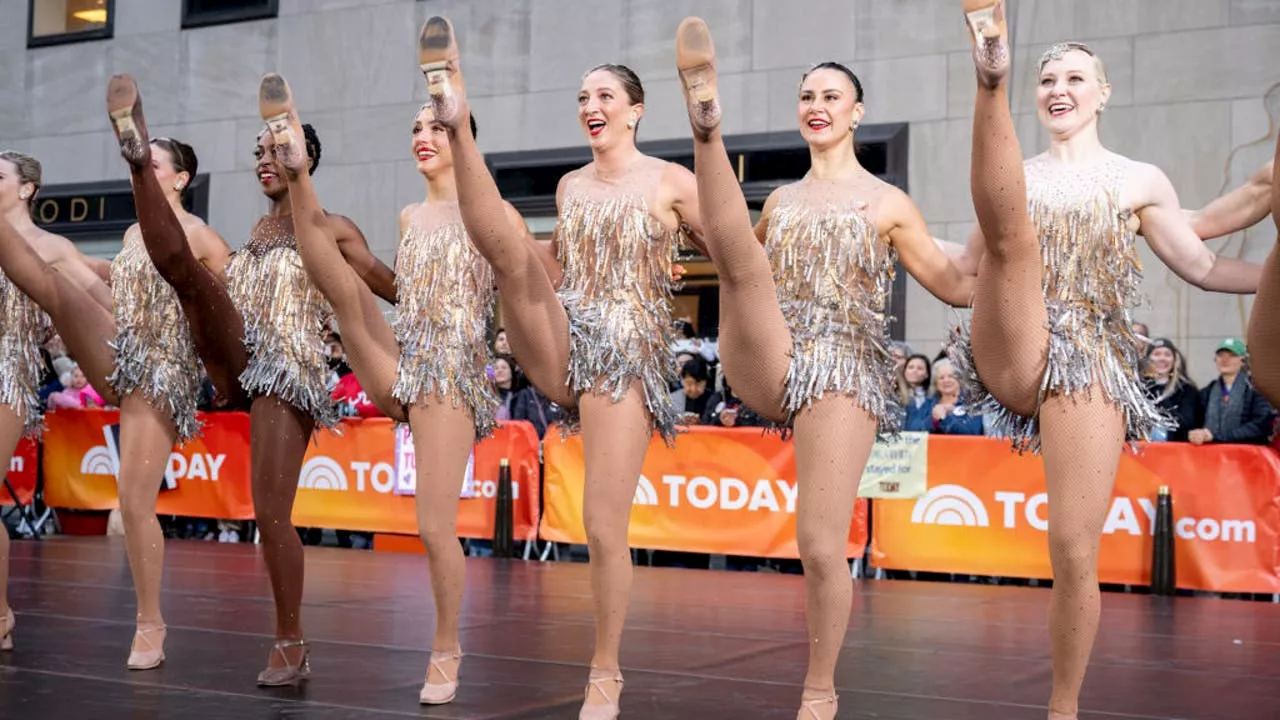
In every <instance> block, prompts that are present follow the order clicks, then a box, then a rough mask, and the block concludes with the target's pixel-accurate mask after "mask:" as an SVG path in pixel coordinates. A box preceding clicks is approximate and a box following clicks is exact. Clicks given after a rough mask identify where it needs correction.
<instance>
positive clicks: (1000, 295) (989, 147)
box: [964, 0, 1049, 416]
mask: <svg viewBox="0 0 1280 720" xmlns="http://www.w3.org/2000/svg"><path fill="white" fill-rule="evenodd" d="M1004 4H1005V0H999V1H998V2H995V3H992V2H991V0H964V9H965V12H966V13H967V17H968V19H969V24H970V28H971V30H972V32H973V35H974V62H975V64H976V70H977V75H978V89H977V96H976V98H975V108H974V118H973V160H972V165H971V170H970V183H971V185H972V192H973V204H974V209H975V210H976V212H977V215H978V224H979V225H980V226H981V228H982V234H983V235H984V237H985V240H986V252H985V253H984V254H983V256H982V260H981V261H980V263H979V267H978V281H977V288H976V291H975V294H974V302H973V323H972V328H973V329H972V344H973V359H974V363H975V364H976V366H977V372H978V375H980V376H981V378H982V381H983V383H984V384H985V385H986V387H987V389H988V390H989V391H990V392H991V394H992V396H993V397H995V399H996V400H997V401H999V402H1000V403H1001V404H1002V405H1004V406H1005V407H1006V408H1008V409H1009V410H1011V411H1012V412H1014V413H1017V414H1019V415H1027V416H1029V415H1033V414H1034V413H1035V410H1036V405H1037V401H1038V397H1039V391H1040V382H1041V379H1042V377H1043V376H1044V370H1045V363H1046V361H1047V358H1048V352H1049V334H1048V333H1049V331H1048V329H1047V327H1046V324H1047V322H1048V314H1047V313H1046V311H1045V305H1044V289H1043V277H1042V275H1043V267H1044V263H1043V261H1042V259H1041V257H1040V246H1039V241H1038V239H1037V237H1036V231H1035V227H1034V226H1033V225H1032V223H1031V218H1030V216H1029V215H1028V213H1027V187H1026V178H1025V175H1024V174H1023V169H1022V149H1021V147H1020V146H1019V145H1018V135H1017V133H1016V132H1015V130H1014V126H1013V117H1012V116H1011V115H1010V114H1009V92H1008V73H1009V39H1008V34H1007V29H1006V26H1005V18H1004Z"/></svg>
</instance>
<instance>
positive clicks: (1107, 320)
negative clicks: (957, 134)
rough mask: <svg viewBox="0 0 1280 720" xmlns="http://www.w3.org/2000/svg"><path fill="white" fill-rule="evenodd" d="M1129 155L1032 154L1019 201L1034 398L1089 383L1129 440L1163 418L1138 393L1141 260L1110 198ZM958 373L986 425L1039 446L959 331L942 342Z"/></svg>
mask: <svg viewBox="0 0 1280 720" xmlns="http://www.w3.org/2000/svg"><path fill="white" fill-rule="evenodd" d="M1132 164H1133V163H1132V161H1131V160H1128V159H1127V158H1124V157H1121V156H1118V155H1117V156H1113V157H1112V158H1110V159H1109V160H1107V161H1105V162H1103V163H1100V164H1099V165H1097V166H1095V167H1075V166H1071V165H1066V164H1063V163H1061V162H1058V161H1056V160H1053V159H1052V158H1050V157H1049V156H1048V155H1040V156H1037V157H1034V158H1031V159H1030V160H1027V161H1026V162H1025V163H1024V164H1023V168H1024V170H1025V173H1026V182H1027V205H1028V211H1029V213H1030V216H1031V222H1032V224H1033V225H1035V227H1036V232H1037V234H1038V235H1039V237H1040V251H1041V254H1042V256H1043V258H1044V268H1045V273H1044V281H1043V288H1044V297H1045V308H1046V309H1047V310H1048V316H1049V322H1048V326H1049V356H1048V364H1047V366H1046V370H1045V374H1044V379H1043V381H1042V382H1041V389H1040V402H1043V401H1044V398H1045V397H1047V396H1048V395H1050V394H1068V395H1069V394H1073V393H1080V392H1084V391H1086V390H1087V389H1088V388H1089V387H1090V386H1091V385H1095V384H1096V385H1098V386H1099V387H1100V388H1101V389H1102V392H1103V394H1104V396H1105V397H1106V398H1107V399H1108V400H1109V401H1111V402H1112V403H1114V404H1116V405H1117V406H1119V407H1120V408H1121V409H1122V410H1123V411H1124V414H1125V436H1126V438H1127V439H1128V440H1129V441H1136V440H1147V439H1149V438H1150V436H1151V432H1152V430H1154V429H1156V428H1157V427H1166V428H1170V427H1172V426H1173V420H1172V418H1171V417H1170V416H1168V415H1167V414H1166V413H1164V412H1163V411H1161V410H1160V408H1159V407H1157V406H1156V404H1155V403H1154V402H1153V401H1152V400H1151V399H1150V398H1148V397H1147V395H1146V393H1145V392H1144V391H1143V386H1142V382H1141V379H1140V378H1139V373H1138V367H1139V361H1140V358H1139V356H1138V339H1137V337H1136V336H1135V335H1134V334H1133V321H1132V318H1131V317H1130V309H1131V308H1132V307H1135V306H1136V305H1137V304H1138V302H1139V300H1140V297H1139V283H1140V281H1141V278H1142V263H1141V260H1140V258H1139V256H1138V250H1137V247H1136V242H1135V238H1136V230H1137V222H1136V218H1135V217H1134V215H1133V209H1132V208H1128V207H1122V206H1121V205H1120V194H1121V191H1122V189H1123V187H1124V184H1125V180H1126V179H1127V177H1128V175H1129V171H1130V168H1131V167H1132ZM952 357H953V360H954V361H955V364H956V367H957V370H958V371H959V375H960V377H962V378H964V379H965V380H966V381H967V384H968V385H969V387H970V388H971V390H972V392H973V397H975V398H981V400H982V402H981V404H982V406H983V407H982V411H983V412H984V413H990V414H994V420H995V432H996V433H998V434H999V435H1000V436H1002V437H1010V438H1012V439H1013V443H1014V446H1015V447H1016V448H1017V449H1018V450H1019V452H1022V451H1026V450H1031V451H1033V452H1038V451H1039V449H1040V427H1039V421H1038V417H1024V416H1020V415H1014V414H1013V413H1011V412H1010V411H1009V410H1008V409H1007V408H1005V407H1003V406H1001V405H1000V404H999V403H998V402H996V400H995V398H993V397H992V396H991V395H990V393H989V392H987V390H986V388H985V387H983V385H982V383H981V379H980V378H978V377H977V374H976V372H974V368H975V366H974V364H973V357H972V346H971V345H970V341H969V337H968V333H967V330H966V329H964V328H961V329H960V331H959V334H958V336H957V337H956V339H955V342H954V343H953V347H952Z"/></svg>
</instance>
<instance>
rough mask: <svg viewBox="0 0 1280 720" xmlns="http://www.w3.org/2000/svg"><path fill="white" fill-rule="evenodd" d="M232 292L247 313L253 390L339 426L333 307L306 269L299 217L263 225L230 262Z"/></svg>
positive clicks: (246, 381)
mask: <svg viewBox="0 0 1280 720" xmlns="http://www.w3.org/2000/svg"><path fill="white" fill-rule="evenodd" d="M227 289H228V291H229V293H230V295H231V300H232V302H234V303H235V306H236V308H237V309H239V310H240V315H241V316H242V317H243V318H244V329H245V338H244V343H245V348H246V349H247V350H248V352H249V363H248V366H247V367H246V368H245V370H244V372H243V373H241V374H240V384H241V385H242V386H243V387H244V389H245V392H247V393H249V394H251V395H272V396H275V397H278V398H280V399H281V400H284V401H285V402H287V403H289V404H290V405H293V406H294V407H296V408H298V409H299V410H302V411H303V412H305V413H307V414H309V415H311V416H312V417H313V418H315V420H316V423H317V424H318V425H319V426H320V427H325V428H336V427H337V426H338V422H339V417H338V412H337V408H336V406H335V404H334V402H333V400H332V399H331V396H330V393H329V390H328V388H327V387H325V378H326V377H327V376H328V373H329V366H328V363H327V360H328V353H326V352H325V346H324V333H325V324H326V323H327V322H328V320H329V318H330V317H332V315H333V310H332V308H331V307H330V306H329V303H328V301H326V300H325V299H324V296H323V295H321V294H320V290H319V289H318V288H317V287H316V286H315V283H313V282H312V281H311V278H310V276H308V275H307V271H306V269H305V268H303V266H302V258H301V257H300V256H299V255H298V250H297V244H296V240H295V238H294V235H293V218H292V217H289V216H284V217H279V218H273V217H264V218H263V219H262V220H260V221H259V222H258V225H257V226H256V227H255V228H254V230H253V233H252V234H251V235H250V237H249V241H248V242H247V243H245V246H244V247H243V248H242V249H241V250H240V251H238V252H237V253H235V255H234V256H232V258H231V262H230V263H229V265H228V266H227Z"/></svg>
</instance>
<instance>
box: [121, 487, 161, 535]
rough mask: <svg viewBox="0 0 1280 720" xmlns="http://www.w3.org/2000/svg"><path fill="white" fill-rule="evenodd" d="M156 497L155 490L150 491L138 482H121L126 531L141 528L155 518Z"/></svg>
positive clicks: (122, 510) (122, 509)
mask: <svg viewBox="0 0 1280 720" xmlns="http://www.w3.org/2000/svg"><path fill="white" fill-rule="evenodd" d="M148 482H150V481H148ZM156 484H157V485H158V484H159V483H158V482H156ZM155 497H156V495H155V492H153V491H148V490H147V489H145V488H144V487H142V486H140V484H139V483H137V482H126V483H120V516H121V518H122V519H123V520H124V524H125V530H126V531H129V530H133V529H135V528H141V527H143V526H145V525H146V524H147V523H150V522H151V521H153V520H155V518H156V504H155Z"/></svg>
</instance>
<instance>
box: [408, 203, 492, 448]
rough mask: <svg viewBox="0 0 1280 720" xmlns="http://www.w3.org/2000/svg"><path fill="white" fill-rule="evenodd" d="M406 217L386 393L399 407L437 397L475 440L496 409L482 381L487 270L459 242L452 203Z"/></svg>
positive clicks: (458, 218) (462, 239)
mask: <svg viewBox="0 0 1280 720" xmlns="http://www.w3.org/2000/svg"><path fill="white" fill-rule="evenodd" d="M414 215H415V217H414V219H412V220H411V221H410V223H409V227H408V228H406V230H405V232H404V235H403V237H401V238H400V247H399V249H398V250H397V252H396V298H397V301H398V303H397V316H396V320H395V323H394V324H393V328H394V330H395V333H396V340H397V341H398V342H399V343H400V364H399V367H398V368H397V374H396V383H395V385H394V386H393V387H392V389H391V393H392V395H394V396H395V398H396V400H399V401H400V402H401V403H404V404H405V405H410V404H415V403H422V402H428V401H432V400H434V398H435V397H436V396H437V395H438V396H439V397H440V398H441V399H442V400H443V401H445V402H450V403H452V405H453V406H454V407H465V408H467V409H468V410H469V411H470V412H471V415H472V418H473V420H474V422H475V428H476V440H477V441H479V440H482V439H484V438H486V437H488V436H490V435H491V434H492V433H493V429H494V427H495V426H496V421H495V420H494V415H495V412H496V410H497V406H498V395H497V393H496V392H495V391H494V387H493V383H492V382H490V381H489V378H488V376H487V375H486V374H485V367H486V365H487V364H488V362H489V347H488V342H487V336H486V332H487V329H488V325H489V321H490V319H491V318H492V317H493V303H494V297H495V293H494V278H493V269H492V268H491V267H490V266H489V263H488V262H487V261H485V259H484V258H483V257H481V255H480V253H479V252H477V251H476V249H475V247H474V246H473V245H472V244H471V239H470V238H469V237H467V231H466V228H465V227H464V226H463V224H462V215H461V213H460V212H459V210H458V205H457V203H451V204H450V205H448V206H443V207H441V208H439V209H436V208H435V207H434V206H433V209H432V211H431V212H430V213H427V212H425V211H421V210H415V211H414ZM419 216H422V217H425V218H426V219H425V220H424V221H422V222H419V219H418V217H419Z"/></svg>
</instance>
